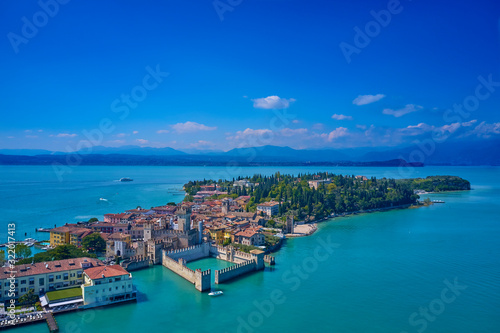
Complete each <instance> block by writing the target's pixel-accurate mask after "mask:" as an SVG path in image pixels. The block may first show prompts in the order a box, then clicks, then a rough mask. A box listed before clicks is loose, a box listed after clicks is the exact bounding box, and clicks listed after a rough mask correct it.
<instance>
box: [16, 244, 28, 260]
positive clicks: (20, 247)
mask: <svg viewBox="0 0 500 333" xmlns="http://www.w3.org/2000/svg"><path fill="white" fill-rule="evenodd" d="M14 250H15V252H16V256H17V257H18V258H28V257H30V256H31V249H30V248H29V246H28V245H25V244H16V247H15V249H14Z"/></svg>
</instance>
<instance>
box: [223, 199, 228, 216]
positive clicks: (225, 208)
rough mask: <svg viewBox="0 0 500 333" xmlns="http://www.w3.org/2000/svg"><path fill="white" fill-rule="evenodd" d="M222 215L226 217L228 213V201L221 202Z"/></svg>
mask: <svg viewBox="0 0 500 333" xmlns="http://www.w3.org/2000/svg"><path fill="white" fill-rule="evenodd" d="M222 213H223V214H224V215H227V213H229V200H224V201H223V202H222Z"/></svg>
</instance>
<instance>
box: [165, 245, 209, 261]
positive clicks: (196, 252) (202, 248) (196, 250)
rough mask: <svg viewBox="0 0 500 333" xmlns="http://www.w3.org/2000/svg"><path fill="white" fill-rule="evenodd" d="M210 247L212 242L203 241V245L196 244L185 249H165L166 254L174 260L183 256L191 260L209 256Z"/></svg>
mask: <svg viewBox="0 0 500 333" xmlns="http://www.w3.org/2000/svg"><path fill="white" fill-rule="evenodd" d="M209 248H210V244H208V243H203V244H201V245H194V246H190V247H187V248H185V249H178V250H172V251H165V254H166V255H167V256H169V257H170V258H172V259H174V260H177V259H179V258H183V259H185V260H186V261H187V262H189V261H193V260H198V259H201V258H206V257H208V256H209V255H210V251H209Z"/></svg>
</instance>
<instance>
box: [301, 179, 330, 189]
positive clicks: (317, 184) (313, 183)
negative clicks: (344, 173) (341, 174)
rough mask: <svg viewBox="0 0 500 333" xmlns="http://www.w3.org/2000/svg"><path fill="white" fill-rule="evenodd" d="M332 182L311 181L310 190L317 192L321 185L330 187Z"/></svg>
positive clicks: (326, 180)
mask: <svg viewBox="0 0 500 333" xmlns="http://www.w3.org/2000/svg"><path fill="white" fill-rule="evenodd" d="M331 182H332V181H331V180H330V179H320V180H310V181H308V182H307V183H308V184H309V187H310V188H314V189H315V190H317V189H318V187H319V186H320V185H321V184H323V185H328V184H330V183H331Z"/></svg>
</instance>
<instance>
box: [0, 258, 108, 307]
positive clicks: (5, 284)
mask: <svg viewBox="0 0 500 333" xmlns="http://www.w3.org/2000/svg"><path fill="white" fill-rule="evenodd" d="M97 266H103V263H102V262H101V261H100V260H98V259H92V258H74V259H65V260H55V261H48V262H39V263H33V264H26V265H18V266H15V269H14V271H15V273H14V274H13V275H14V276H15V285H14V286H15V289H14V292H15V297H14V298H15V299H17V298H19V297H21V296H23V295H25V294H26V293H28V291H29V290H30V289H33V292H34V294H35V295H38V296H42V295H44V294H45V293H46V292H48V291H53V290H60V289H66V288H72V287H75V286H79V285H81V284H82V283H83V271H84V269H86V268H90V267H97ZM11 272H12V270H11V269H10V268H9V267H2V268H0V292H1V297H0V302H3V301H6V300H9V299H12V297H9V292H10V285H11V283H10V280H9V279H8V278H9V277H10V276H11Z"/></svg>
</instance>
